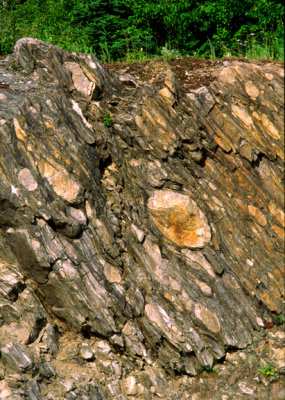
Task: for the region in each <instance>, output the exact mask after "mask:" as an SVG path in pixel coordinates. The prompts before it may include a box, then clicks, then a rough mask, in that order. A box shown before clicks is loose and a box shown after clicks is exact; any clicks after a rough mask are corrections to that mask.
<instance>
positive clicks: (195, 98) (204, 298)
mask: <svg viewBox="0 0 285 400" xmlns="http://www.w3.org/2000/svg"><path fill="white" fill-rule="evenodd" d="M163 74H164V75H163V76H164V84H163V85H162V87H156V86H155V85H153V84H151V83H147V84H145V85H139V84H138V83H137V82H136V81H135V79H133V78H132V77H130V76H116V75H111V74H109V73H108V71H107V70H106V69H104V68H103V66H102V65H101V64H100V63H99V62H98V61H97V60H96V59H95V58H94V57H93V56H90V55H82V54H81V55H77V54H74V53H69V52H66V51H63V50H61V49H60V48H58V47H56V46H52V45H49V44H46V43H43V42H41V41H38V40H36V39H29V38H25V39H22V40H20V41H19V42H18V43H17V44H16V46H15V51H14V54H13V55H11V56H9V57H8V58H6V60H5V61H3V62H2V63H1V64H0V113H1V114H0V133H1V136H0V227H1V241H0V263H1V264H0V265H1V274H0V317H1V319H0V340H1V363H2V367H3V369H2V370H1V371H2V372H3V373H2V372H1V371H0V374H2V378H4V377H5V379H3V380H2V381H0V386H1V390H2V393H4V398H7V399H8V398H10V399H21V398H29V399H40V398H41V399H58V398H66V399H73V398H79V399H81V398H82V399H85V398H86V399H109V398H110V399H111V398H121V399H125V398H127V397H126V396H128V398H139V399H152V398H159V397H160V398H165V399H174V398H181V399H184V398H185V399H186V398H189V396H190V394H189V391H188V392H187V390H186V388H187V387H188V386H189V382H190V380H191V378H190V377H191V376H195V375H196V374H197V373H198V372H199V371H200V370H201V368H206V369H211V368H212V366H213V364H214V363H215V361H216V360H222V359H223V358H224V357H225V354H226V352H227V351H228V350H229V349H231V350H233V349H242V348H245V347H246V346H248V345H250V344H251V342H252V337H253V335H254V332H255V331H258V330H260V329H261V328H262V326H263V324H264V321H268V320H271V319H272V318H273V317H274V315H276V314H277V315H278V314H281V313H282V304H283V303H282V299H283V297H282V296H283V282H282V278H283V270H282V268H283V251H284V248H283V227H284V213H283V206H284V204H283V200H284V197H283V191H282V179H283V175H282V165H283V164H282V163H283V160H284V153H283V114H282V113H283V108H282V104H281V99H282V98H283V89H282V83H283V70H282V69H281V67H280V66H278V65H274V64H264V65H257V64H254V63H244V62H237V61H232V62H229V61H226V62H224V64H221V66H220V67H219V68H218V69H217V71H216V79H215V80H214V81H213V82H212V83H211V85H210V86H209V87H202V88H200V89H196V90H193V91H191V92H189V93H183V92H182V91H181V90H180V89H179V85H178V84H177V82H176V80H175V78H174V76H173V74H172V72H171V70H165V72H163ZM106 116H107V118H108V120H107V122H106ZM104 118H105V119H104ZM104 121H105V123H104ZM106 125H108V126H106ZM15 374H16V375H15ZM177 382H179V384H177ZM176 384H177V385H178V386H175V385H176ZM178 387H179V389H177V388H178ZM171 388H174V389H173V390H174V391H173V392H172V391H171V390H172V389H171ZM177 390H178V392H177ZM187 393H188V394H187ZM244 394H245V395H246V392H244ZM248 395H249V396H250V398H252V393H250V394H248ZM1 396H2V397H1ZM1 396H0V398H3V395H1ZM5 396H6V397H5ZM25 396H26V397H25ZM175 396H176V397H175ZM187 396H188V397H187ZM204 398H205V397H204ZM211 398H213V397H211Z"/></svg>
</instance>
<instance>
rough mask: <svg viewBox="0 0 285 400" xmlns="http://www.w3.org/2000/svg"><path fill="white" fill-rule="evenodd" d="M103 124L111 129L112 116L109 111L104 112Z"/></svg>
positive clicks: (112, 123)
mask: <svg viewBox="0 0 285 400" xmlns="http://www.w3.org/2000/svg"><path fill="white" fill-rule="evenodd" d="M103 123H104V125H105V126H107V127H108V128H111V127H112V126H113V125H114V122H113V119H112V115H111V113H110V111H109V110H104V117H103Z"/></svg>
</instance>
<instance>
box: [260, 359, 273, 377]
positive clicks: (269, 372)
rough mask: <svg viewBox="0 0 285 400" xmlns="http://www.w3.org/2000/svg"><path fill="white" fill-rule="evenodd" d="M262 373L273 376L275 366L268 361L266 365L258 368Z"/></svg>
mask: <svg viewBox="0 0 285 400" xmlns="http://www.w3.org/2000/svg"><path fill="white" fill-rule="evenodd" d="M258 371H260V372H261V373H262V374H263V375H266V376H274V375H275V374H276V368H275V366H274V364H273V363H271V362H269V363H268V364H267V365H264V366H263V367H262V368H261V369H259V370H258Z"/></svg>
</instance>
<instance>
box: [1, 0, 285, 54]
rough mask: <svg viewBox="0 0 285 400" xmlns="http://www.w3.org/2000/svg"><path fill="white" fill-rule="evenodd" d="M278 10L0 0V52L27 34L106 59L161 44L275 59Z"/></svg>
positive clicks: (188, 1)
mask: <svg viewBox="0 0 285 400" xmlns="http://www.w3.org/2000/svg"><path fill="white" fill-rule="evenodd" d="M283 16H284V2H283V1H278V0H243V1H237V0H214V1H209V0H199V1H194V0H85V1H83V0H0V54H7V53H10V52H11V51H12V49H13V46H14V44H15V42H16V41H17V40H18V39H20V38H21V37H24V36H29V37H36V38H38V39H42V40H44V41H47V42H50V43H53V44H56V45H59V46H61V47H63V48H65V49H68V50H72V51H76V52H85V53H86V52H89V53H94V54H96V55H97V57H98V58H100V59H101V60H102V61H109V62H110V61H113V60H119V59H127V60H129V61H132V60H134V59H142V58H143V57H146V56H150V55H155V54H161V49H162V48H163V47H164V48H165V46H166V48H167V49H169V51H171V50H173V51H174V50H175V52H176V53H175V54H178V52H179V54H181V55H190V56H193V55H195V56H200V57H222V56H227V55H228V56H229V55H231V56H240V55H242V56H252V57H254V56H257V55H258V54H259V56H260V57H263V58H273V59H278V58H279V59H280V58H282V57H283V45H284V40H283V34H284V20H283ZM257 53H258V54H257Z"/></svg>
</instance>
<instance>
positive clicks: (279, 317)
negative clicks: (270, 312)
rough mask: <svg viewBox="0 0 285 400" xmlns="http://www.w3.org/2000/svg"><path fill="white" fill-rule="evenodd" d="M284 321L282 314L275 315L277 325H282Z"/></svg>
mask: <svg viewBox="0 0 285 400" xmlns="http://www.w3.org/2000/svg"><path fill="white" fill-rule="evenodd" d="M284 322H285V318H284V317H283V315H278V316H277V317H276V323H277V324H278V325H282V324H284Z"/></svg>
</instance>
